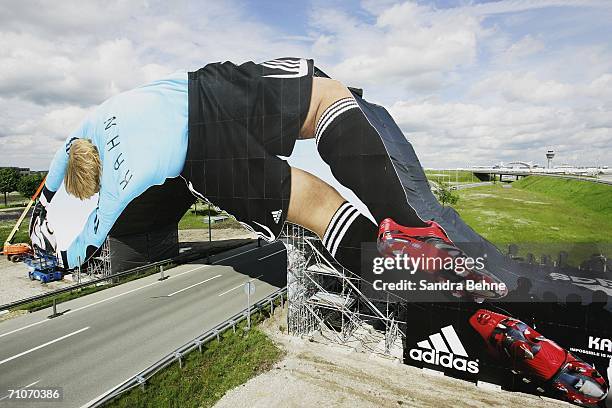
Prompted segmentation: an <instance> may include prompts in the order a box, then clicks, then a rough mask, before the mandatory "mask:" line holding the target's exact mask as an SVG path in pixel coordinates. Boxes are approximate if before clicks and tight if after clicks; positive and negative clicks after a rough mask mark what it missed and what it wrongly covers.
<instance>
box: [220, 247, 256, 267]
mask: <svg viewBox="0 0 612 408" xmlns="http://www.w3.org/2000/svg"><path fill="white" fill-rule="evenodd" d="M261 248H262V247H255V248H252V249H249V250H248V251H244V252H241V253H239V254H236V255H232V256H228V257H227V258H223V259H219V260H218V261H215V262H213V264H216V263H218V262H222V261H226V260H228V259H232V258H235V257H237V256H240V255H244V254H246V253H248V252H251V251H255V250H257V249H261Z"/></svg>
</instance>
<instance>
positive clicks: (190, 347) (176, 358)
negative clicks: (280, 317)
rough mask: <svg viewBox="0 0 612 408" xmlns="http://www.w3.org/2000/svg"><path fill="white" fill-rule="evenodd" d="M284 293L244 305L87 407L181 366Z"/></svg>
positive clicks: (281, 297)
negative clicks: (188, 358) (196, 352)
mask: <svg viewBox="0 0 612 408" xmlns="http://www.w3.org/2000/svg"><path fill="white" fill-rule="evenodd" d="M286 293H287V287H284V288H281V289H279V290H277V291H276V292H274V293H272V294H270V295H268V296H267V297H266V298H264V299H262V300H260V301H259V302H257V303H255V304H253V305H252V306H251V307H250V308H246V307H245V308H244V309H243V310H242V311H240V312H238V313H236V314H235V315H233V316H232V317H230V318H229V319H227V320H225V321H224V322H222V323H220V324H218V325H217V326H215V327H213V328H212V329H210V330H207V331H205V332H204V333H202V334H201V335H200V336H198V337H196V338H195V339H193V340H191V341H189V342H188V343H185V344H184V345H183V346H181V347H179V348H178V349H176V350H174V351H173V352H171V353H169V354H167V355H166V356H165V357H162V358H161V359H160V360H158V361H157V362H155V363H153V364H152V365H150V366H149V367H147V368H145V369H144V370H142V371H141V372H139V373H138V374H136V375H134V376H133V377H130V378H129V379H127V380H125V381H124V382H122V383H121V384H119V385H117V386H115V387H114V388H112V389H110V390H108V391H107V392H106V393H104V394H102V395H101V396H99V397H97V399H96V400H95V401H90V402H89V403H88V405H87V406H88V407H101V406H103V405H104V404H106V403H107V402H109V401H110V400H112V399H114V398H115V397H117V396H119V395H120V394H122V393H124V392H126V391H129V390H131V389H132V388H135V387H138V386H142V387H144V385H145V383H146V382H147V380H148V379H149V378H151V377H152V376H154V375H155V374H156V373H157V372H159V371H160V370H162V369H164V368H166V367H168V366H169V365H171V364H172V363H175V362H178V364H179V366H180V367H181V368H182V367H183V357H184V356H186V355H187V354H189V353H191V352H192V351H194V350H195V349H198V350H199V351H200V352H201V351H202V346H203V345H205V344H206V343H208V342H210V341H211V340H213V339H217V340H219V339H220V335H221V334H222V333H223V332H225V331H226V330H229V329H230V328H232V329H233V330H236V326H237V325H238V323H240V322H241V321H242V320H244V319H246V318H247V315H250V314H252V313H253V312H255V311H259V310H261V309H262V308H263V307H265V306H266V305H268V304H270V313H271V314H272V313H273V312H274V301H275V300H276V299H278V298H280V300H281V307H283V302H284V296H285V294H286ZM247 309H250V310H247Z"/></svg>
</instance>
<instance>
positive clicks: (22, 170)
mask: <svg viewBox="0 0 612 408" xmlns="http://www.w3.org/2000/svg"><path fill="white" fill-rule="evenodd" d="M0 169H15V170H17V171H18V172H19V175H20V176H27V175H29V174H32V173H40V172H37V171H34V172H33V171H31V170H30V168H29V167H11V166H8V167H0Z"/></svg>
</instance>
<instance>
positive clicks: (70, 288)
mask: <svg viewBox="0 0 612 408" xmlns="http://www.w3.org/2000/svg"><path fill="white" fill-rule="evenodd" d="M246 245H249V244H246ZM246 245H245V246H246ZM252 245H255V244H252ZM257 245H259V244H257ZM232 249H235V248H227V251H230V250H232ZM197 259H206V255H202V254H193V255H190V256H185V255H178V256H177V257H174V258H170V259H164V260H162V261H157V262H152V263H149V264H146V265H142V266H138V267H136V268H132V269H128V270H127V271H123V272H118V273H116V274H113V275H110V276H104V277H101V278H98V279H92V280H90V281H87V282H82V283H77V284H76V285H71V286H67V287H65V288H61V289H57V290H54V291H52V292H46V293H42V294H40V295H36V296H31V297H28V298H25V299H20V300H16V301H14V302H11V303H7V304H5V305H1V306H0V311H3V310H10V309H13V308H15V307H18V306H23V305H25V304H28V303H32V302H37V301H40V300H44V299H48V298H52V297H54V296H57V295H60V294H62V293H68V292H72V291H73V290H78V289H82V288H86V287H88V286H94V285H97V284H99V283H107V282H109V281H113V280H115V279H119V278H123V277H126V276H130V275H136V274H138V273H141V272H144V271H146V270H148V269H151V268H157V269H158V271H159V268H160V267H162V266H165V265H168V264H176V265H182V264H185V263H188V262H192V261H195V260H197ZM221 260H222V259H221ZM216 262H219V261H216Z"/></svg>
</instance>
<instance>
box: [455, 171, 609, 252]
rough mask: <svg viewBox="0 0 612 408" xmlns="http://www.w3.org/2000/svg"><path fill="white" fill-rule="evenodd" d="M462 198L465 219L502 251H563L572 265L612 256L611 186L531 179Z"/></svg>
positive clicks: (472, 192)
mask: <svg viewBox="0 0 612 408" xmlns="http://www.w3.org/2000/svg"><path fill="white" fill-rule="evenodd" d="M532 177H533V178H532ZM542 179H544V180H542ZM458 194H459V196H460V200H459V202H458V203H457V205H456V206H455V209H456V210H457V211H458V212H459V214H460V215H461V217H462V218H463V219H464V220H465V221H466V222H467V223H468V224H469V225H470V226H471V227H472V228H474V230H476V231H477V232H478V233H479V234H481V235H482V236H484V237H485V238H487V239H488V240H490V241H492V242H493V243H494V244H496V245H497V246H498V247H499V248H502V249H505V248H506V247H507V245H508V244H510V243H515V244H518V245H519V248H520V249H521V252H523V253H524V252H533V253H536V254H540V253H555V252H558V251H560V250H564V251H568V252H569V253H570V258H574V259H584V258H585V257H588V256H590V254H592V253H596V252H604V253H607V254H610V253H611V252H612V212H611V211H610V202H611V201H612V187H610V186H606V185H600V184H596V183H591V182H585V181H578V180H565V179H556V178H546V177H534V176H530V177H528V178H526V179H524V180H521V181H518V182H515V183H512V185H511V188H507V187H506V188H504V187H503V186H502V185H501V184H496V185H491V186H484V187H477V188H472V189H467V190H460V191H458Z"/></svg>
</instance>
